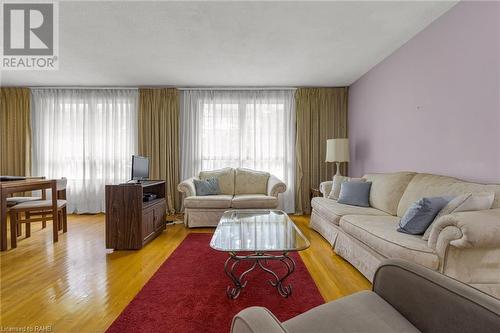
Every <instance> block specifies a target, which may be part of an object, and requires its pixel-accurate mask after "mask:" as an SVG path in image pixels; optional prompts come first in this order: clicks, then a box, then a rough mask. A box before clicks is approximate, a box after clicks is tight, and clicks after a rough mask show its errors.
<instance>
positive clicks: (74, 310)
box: [0, 215, 371, 332]
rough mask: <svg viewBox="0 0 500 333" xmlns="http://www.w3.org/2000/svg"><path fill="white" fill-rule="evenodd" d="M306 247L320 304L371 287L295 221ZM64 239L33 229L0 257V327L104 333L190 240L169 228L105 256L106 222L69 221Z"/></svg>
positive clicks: (300, 219)
mask: <svg viewBox="0 0 500 333" xmlns="http://www.w3.org/2000/svg"><path fill="white" fill-rule="evenodd" d="M293 219H294V221H295V222H296V223H297V225H299V226H300V228H301V229H302V231H303V232H304V234H305V235H306V236H307V237H308V238H309V240H310V241H311V247H310V248H309V249H307V250H306V251H302V252H301V257H302V259H303V261H304V262H305V264H306V266H307V268H308V269H309V272H310V273H311V275H312V277H313V278H314V280H315V282H316V284H317V285H318V288H319V290H320V292H321V295H322V296H323V297H324V299H325V300H326V301H330V300H333V299H336V298H338V297H341V296H344V295H348V294H351V293H353V292H356V291H359V290H362V289H369V288H370V287H371V285H370V283H369V282H368V280H366V279H365V278H364V277H363V276H362V275H361V274H360V273H359V272H358V271H357V270H356V269H355V268H353V267H352V266H351V265H350V264H349V263H347V262H346V261H345V260H343V259H342V258H340V257H338V256H336V255H335V254H334V253H333V251H332V250H331V247H330V245H329V244H328V243H327V242H326V241H325V240H324V239H323V238H322V237H321V236H320V235H319V234H318V233H316V232H315V231H313V230H311V229H309V228H308V226H307V225H308V223H309V218H308V217H305V216H297V217H293ZM68 220H69V221H68V229H69V231H68V233H67V234H64V235H61V236H60V237H59V242H58V243H56V244H53V243H52V234H51V230H52V228H51V226H50V225H49V226H48V228H46V229H43V230H42V229H41V225H40V224H33V226H32V229H31V230H32V236H31V238H29V239H23V238H21V239H20V240H19V242H18V248H17V249H14V250H9V251H7V252H2V253H1V254H0V261H1V264H0V270H1V271H0V275H1V280H0V283H1V295H0V315H1V316H0V327H2V328H3V330H5V329H6V328H8V327H35V326H39V327H40V326H50V328H51V331H52V332H103V331H105V330H106V328H107V327H108V326H109V325H110V324H111V323H112V322H113V320H114V319H115V318H116V317H117V316H118V315H119V314H120V312H121V311H122V310H123V309H124V308H125V306H126V305H127V304H128V303H129V302H130V301H131V300H132V299H133V298H134V296H135V295H136V294H137V293H138V292H139V290H140V289H141V288H142V286H143V285H144V284H145V283H146V282H147V281H148V280H149V278H150V277H151V276H152V275H153V274H154V273H155V271H156V270H157V269H158V268H159V267H160V265H161V264H162V263H163V262H164V261H165V259H166V258H168V256H169V255H170V254H171V253H172V252H173V251H174V250H175V248H176V247H177V246H178V245H179V244H180V243H181V242H182V240H183V239H184V237H186V235H187V234H188V233H191V232H213V230H214V229H210V228H209V229H186V228H184V226H183V225H180V224H178V225H171V226H168V227H167V230H166V231H165V232H163V233H162V234H161V235H160V236H159V237H158V238H157V239H155V240H154V241H152V242H151V243H150V244H148V245H147V246H146V247H145V248H143V249H142V250H140V251H119V252H113V251H111V250H106V249H105V248H104V215H78V216H77V215H70V216H69V219H68Z"/></svg>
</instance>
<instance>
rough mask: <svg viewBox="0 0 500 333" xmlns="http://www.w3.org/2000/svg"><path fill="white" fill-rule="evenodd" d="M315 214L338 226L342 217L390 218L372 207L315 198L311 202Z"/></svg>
mask: <svg viewBox="0 0 500 333" xmlns="http://www.w3.org/2000/svg"><path fill="white" fill-rule="evenodd" d="M311 206H312V208H313V209H314V211H315V212H317V213H318V214H319V215H321V216H322V217H324V218H326V219H328V220H329V221H330V222H331V223H333V224H336V225H338V224H339V221H340V218H341V217H342V216H344V215H379V216H390V215H389V214H387V213H386V212H383V211H381V210H378V209H375V208H372V207H357V206H350V205H344V204H341V203H338V202H337V201H335V200H332V199H328V198H322V197H316V198H313V199H312V201H311Z"/></svg>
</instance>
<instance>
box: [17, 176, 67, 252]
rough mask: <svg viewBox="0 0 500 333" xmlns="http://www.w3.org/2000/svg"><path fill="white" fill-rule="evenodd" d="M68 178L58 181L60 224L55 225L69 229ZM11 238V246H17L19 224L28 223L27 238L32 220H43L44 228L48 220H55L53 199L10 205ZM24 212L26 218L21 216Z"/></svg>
mask: <svg viewBox="0 0 500 333" xmlns="http://www.w3.org/2000/svg"><path fill="white" fill-rule="evenodd" d="M67 183H68V180H67V179H66V178H62V179H58V180H57V181H56V189H57V194H56V195H57V214H58V221H59V224H58V225H53V226H52V227H53V228H57V230H61V229H62V230H63V232H67V231H68V218H67V211H66V203H67V202H66V185H67ZM9 213H10V238H11V240H10V241H11V247H12V248H16V247H17V236H18V230H19V229H18V226H19V225H21V224H22V223H24V224H26V238H28V237H30V236H31V225H30V223H32V222H42V228H45V224H46V221H50V220H53V216H52V200H36V201H26V202H22V203H19V204H17V205H15V206H12V207H10V212H9ZM21 213H24V219H23V218H22V217H21Z"/></svg>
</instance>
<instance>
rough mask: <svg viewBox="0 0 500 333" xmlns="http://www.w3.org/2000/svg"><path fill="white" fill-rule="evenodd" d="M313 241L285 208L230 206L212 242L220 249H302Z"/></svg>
mask: <svg viewBox="0 0 500 333" xmlns="http://www.w3.org/2000/svg"><path fill="white" fill-rule="evenodd" d="M309 245H310V243H309V241H308V240H307V238H306V237H305V236H304V235H303V234H302V232H301V231H300V230H299V228H298V227H297V226H296V225H295V224H294V223H293V221H292V220H291V219H290V218H289V217H288V215H287V214H286V213H285V212H282V211H280V210H230V211H227V212H225V213H224V215H222V218H221V220H220V222H219V224H218V226H217V229H216V230H215V233H214V235H213V237H212V240H211V242H210V246H211V247H212V248H213V249H215V250H218V251H225V252H237V251H252V252H268V251H279V252H288V251H301V250H304V249H307V248H308V247H309Z"/></svg>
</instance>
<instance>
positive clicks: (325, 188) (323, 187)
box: [319, 180, 333, 198]
mask: <svg viewBox="0 0 500 333" xmlns="http://www.w3.org/2000/svg"><path fill="white" fill-rule="evenodd" d="M332 186H333V181H331V180H329V181H326V182H322V183H320V184H319V191H320V192H321V194H323V197H325V198H328V195H329V194H330V192H331V191H332Z"/></svg>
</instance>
